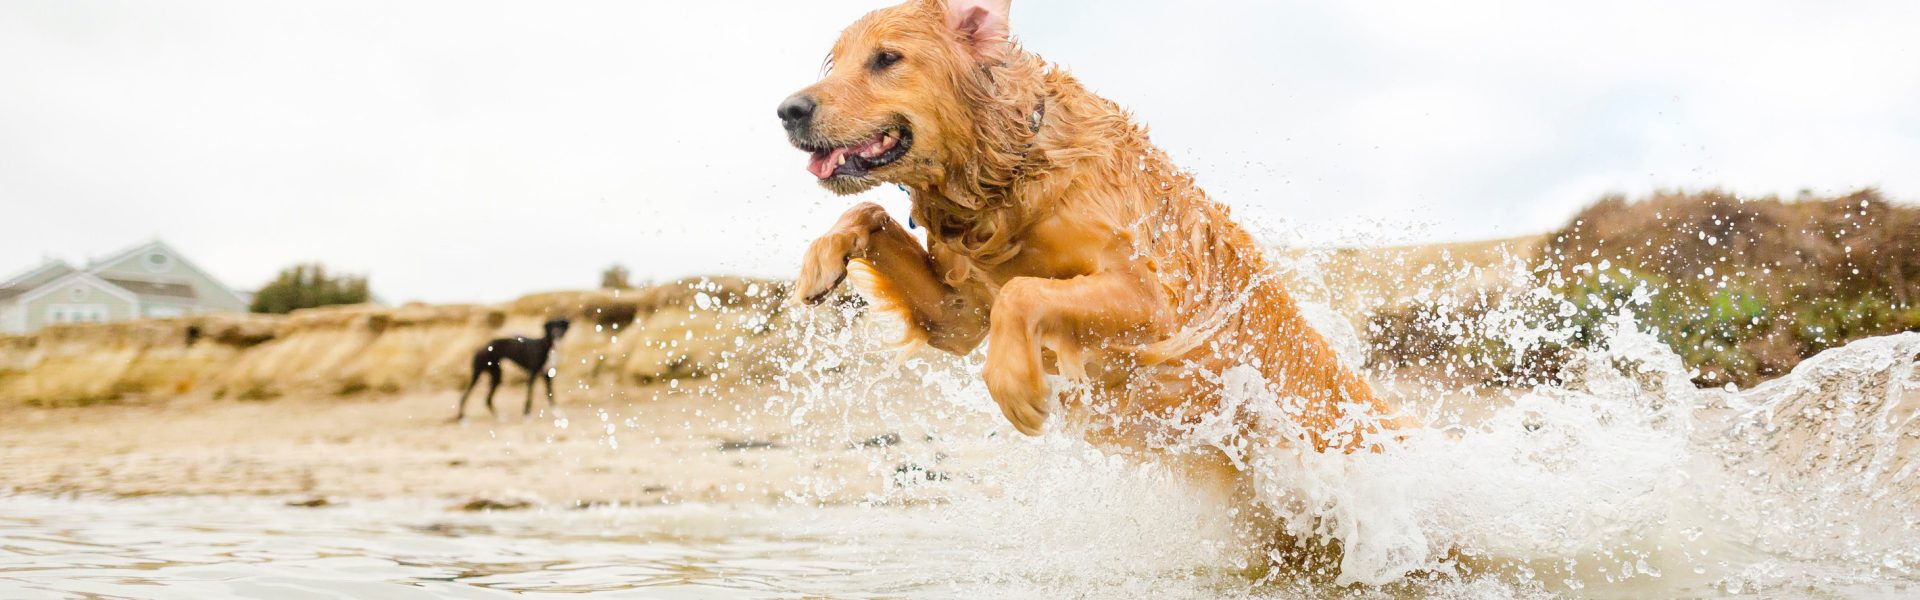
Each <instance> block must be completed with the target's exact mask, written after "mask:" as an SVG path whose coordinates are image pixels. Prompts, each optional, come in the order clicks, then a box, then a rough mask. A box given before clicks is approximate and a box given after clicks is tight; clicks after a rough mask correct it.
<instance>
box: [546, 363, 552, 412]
mask: <svg viewBox="0 0 1920 600" xmlns="http://www.w3.org/2000/svg"><path fill="white" fill-rule="evenodd" d="M550 372H551V371H549V373H550ZM544 379H546V380H547V410H553V376H552V375H548V376H546V377H545V378H544Z"/></svg>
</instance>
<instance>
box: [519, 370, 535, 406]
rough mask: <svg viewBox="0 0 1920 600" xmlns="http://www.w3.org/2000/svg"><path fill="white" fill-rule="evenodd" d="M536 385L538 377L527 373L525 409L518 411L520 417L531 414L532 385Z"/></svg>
mask: <svg viewBox="0 0 1920 600" xmlns="http://www.w3.org/2000/svg"><path fill="white" fill-rule="evenodd" d="M537 383H540V375H539V374H538V373H528V374H527V407H526V408H523V409H521V410H520V416H522V417H524V416H527V415H531V414H533V386H534V384H537Z"/></svg>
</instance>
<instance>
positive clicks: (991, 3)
mask: <svg viewBox="0 0 1920 600" xmlns="http://www.w3.org/2000/svg"><path fill="white" fill-rule="evenodd" d="M1012 4H1013V0H947V27H949V28H951V29H952V30H953V32H954V34H956V35H959V36H960V41H961V42H963V43H965V44H967V46H968V47H969V48H972V49H973V56H974V58H976V59H981V60H998V59H1000V58H1001V55H1002V53H1003V52H1004V51H1005V50H1006V48H1007V44H1008V35H1009V33H1008V30H1007V11H1008V10H1009V9H1011V8H1012V6H1011V5H1012Z"/></svg>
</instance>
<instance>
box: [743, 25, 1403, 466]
mask: <svg viewBox="0 0 1920 600" xmlns="http://www.w3.org/2000/svg"><path fill="white" fill-rule="evenodd" d="M1008 8H1009V7H1008V2H1007V1H1006V0H1000V1H997V2H996V1H994V0H909V1H908V2H906V3H905V4H901V5H899V6H895V7H892V8H887V9H883V10H879V11H876V12H874V13H872V14H869V15H867V16H866V17H864V18H862V19H860V20H859V21H857V22H855V23H854V24H853V25H852V26H851V27H848V28H847V30H846V31H845V32H844V33H842V34H841V36H840V39H839V41H838V42H837V43H836V44H835V45H834V47H833V50H832V54H831V55H830V57H829V63H828V68H827V73H826V75H825V76H824V77H823V78H822V80H821V81H820V82H819V83H817V84H814V85H813V86H810V87H808V88H806V89H804V90H801V91H800V92H799V93H797V94H794V95H793V96H792V97H790V98H788V99H787V100H786V101H785V102H783V103H782V104H781V105H780V108H779V113H780V118H781V120H782V121H783V122H784V124H785V126H786V130H787V134H788V136H789V138H790V139H791V141H792V142H793V144H794V145H795V146H798V147H799V148H801V149H802V150H805V151H807V152H809V153H811V156H810V160H809V164H808V170H809V171H810V172H812V173H813V175H814V176H815V177H816V178H818V179H819V181H820V183H821V185H823V186H825V187H826V188H827V189H829V190H832V191H834V192H836V193H840V194H853V193H858V192H861V191H864V190H867V189H869V188H872V187H874V186H875V185H879V184H881V183H894V184H899V185H901V186H904V187H905V188H906V189H908V190H909V191H910V192H911V193H912V198H913V209H912V210H913V214H912V217H913V220H914V221H916V222H918V223H919V224H921V225H923V226H925V228H926V231H927V241H926V244H925V245H924V246H923V245H921V243H920V242H919V241H918V240H916V239H915V238H914V237H913V235H912V234H910V233H909V232H908V230H907V228H905V227H902V226H901V224H900V223H898V222H896V221H895V220H893V219H892V218H890V217H889V216H888V215H887V213H886V211H885V210H883V209H881V208H880V207H879V206H877V205H874V204H871V203H866V204H861V205H859V206H855V207H854V208H853V209H852V210H850V211H848V212H847V213H846V214H845V215H843V216H841V217H840V220H839V222H837V223H835V224H834V226H833V228H832V230H831V231H829V232H828V233H827V234H826V235H825V236H823V237H821V238H820V239H819V240H817V241H815V242H814V243H813V245H812V246H811V247H810V248H808V250H807V255H806V258H805V262H804V264H803V267H802V268H801V272H800V278H799V280H798V282H797V284H796V285H797V291H798V293H799V294H800V295H801V297H802V298H804V299H806V300H808V301H818V300H819V299H820V298H822V297H824V296H825V295H826V294H827V293H828V292H829V291H831V290H832V289H833V288H834V287H835V286H837V285H839V283H840V282H841V281H842V280H845V279H850V280H851V282H852V283H853V284H855V286H856V287H858V288H860V290H861V291H862V292H863V293H864V294H865V295H866V296H867V297H868V298H869V299H870V300H871V301H872V303H873V305H874V306H875V307H877V308H878V309H879V310H880V311H882V312H887V313H891V314H894V315H896V316H898V317H900V318H901V319H902V320H904V321H905V322H906V323H907V332H908V337H909V338H910V340H909V341H911V342H914V343H920V344H926V345H931V346H933V347H934V348H938V349H941V350H944V351H947V352H952V353H954V354H962V355H964V354H967V353H969V352H972V351H973V349H974V348H975V347H977V346H979V345H980V344H981V342H983V341H984V342H985V343H986V345H987V355H986V363H985V368H984V371H983V373H982V375H983V377H984V378H985V380H986V384H987V389H988V390H989V392H990V393H991V394H992V396H993V399H994V401H995V402H996V403H998V404H999V406H1000V409H1001V410H1002V411H1003V412H1004V413H1005V414H1006V417H1007V420H1008V421H1010V422H1012V423H1013V426H1014V427H1015V428H1016V429H1019V430H1020V431H1021V432H1022V433H1026V434H1029V435H1034V434H1038V433H1040V432H1041V431H1042V428H1043V426H1044V425H1045V423H1046V422H1047V420H1048V417H1049V415H1050V414H1053V413H1055V412H1056V407H1055V402H1054V395H1055V394H1054V390H1052V389H1050V386H1049V382H1048V379H1047V377H1046V376H1047V375H1048V374H1058V375H1062V376H1065V377H1066V378H1069V379H1074V380H1080V381H1084V382H1086V384H1087V385H1084V386H1075V389H1077V390H1078V391H1076V392H1074V393H1071V394H1066V396H1068V398H1066V399H1065V400H1062V401H1061V402H1060V404H1059V406H1060V407H1061V408H1062V409H1063V410H1060V412H1062V413H1064V414H1065V416H1067V417H1068V420H1069V421H1071V422H1073V423H1075V424H1078V425H1080V426H1081V427H1082V428H1083V429H1084V432H1085V435H1086V436H1087V437H1088V438H1089V439H1090V440H1093V441H1095V442H1099V443H1103V444H1106V445H1109V446H1113V447H1126V448H1147V447H1155V446H1162V445H1165V444H1166V443H1167V442H1168V440H1169V439H1170V438H1171V437H1172V436H1178V435H1180V434H1181V433H1182V432H1190V431H1192V429H1193V428H1194V427H1196V426H1197V425H1198V424H1201V423H1206V422H1209V420H1211V422H1215V423H1217V422H1219V420H1220V419H1222V418H1228V419H1229V426H1230V427H1241V428H1243V429H1244V428H1247V427H1252V426H1254V425H1253V422H1254V421H1255V420H1256V419H1253V418H1252V417H1249V416H1246V415H1244V414H1243V415H1240V416H1231V415H1229V416H1228V417H1222V416H1221V415H1222V414H1225V412H1226V411H1223V410H1222V406H1221V403H1222V400H1223V397H1224V396H1225V395H1226V394H1225V392H1226V391H1227V390H1226V388H1227V387H1230V386H1239V387H1244V385H1245V384H1244V382H1243V380H1244V379H1245V378H1244V377H1243V378H1240V379H1239V380H1236V379H1234V378H1231V377H1225V376H1223V374H1225V373H1227V372H1228V371H1229V370H1233V369H1236V368H1239V369H1242V370H1244V369H1245V368H1252V369H1256V370H1257V371H1258V374H1259V375H1260V376H1261V377H1260V378H1259V379H1260V384H1259V385H1260V386H1262V387H1263V388H1264V391H1266V392H1268V393H1270V394H1271V395H1272V396H1274V397H1278V398H1282V399H1284V400H1283V401H1282V402H1281V404H1283V406H1282V410H1281V412H1282V413H1283V414H1284V415H1285V417H1286V419H1288V420H1289V422H1291V423H1292V424H1293V425H1295V427H1289V428H1282V429H1284V430H1283V431H1259V432H1243V435H1249V436H1251V435H1261V436H1268V437H1273V436H1279V437H1281V438H1283V439H1278V440H1275V441H1276V442H1277V443H1281V444H1287V443H1294V444H1306V445H1310V446H1311V447H1312V448H1313V449H1314V450H1320V451H1325V450H1330V449H1331V450H1337V451H1340V450H1343V451H1349V452H1351V451H1354V450H1356V449H1361V448H1364V447H1369V446H1370V445H1371V444H1370V442H1369V441H1368V439H1369V437H1370V436H1376V435H1377V434H1378V433H1379V432H1380V431H1381V430H1382V429H1383V428H1386V427H1390V426H1391V425H1390V424H1389V423H1390V422H1389V421H1385V420H1383V418H1384V417H1386V416H1387V415H1388V414H1389V413H1390V411H1389V409H1388V407H1387V406H1386V405H1385V404H1383V403H1382V402H1381V401H1380V400H1378V399H1376V398H1375V397H1374V395H1373V393H1372V392H1371V391H1370V390H1369V389H1368V387H1367V384H1366V382H1365V381H1363V380H1362V379H1361V378H1360V377H1358V376H1356V375H1355V374H1354V373H1353V372H1351V371H1349V370H1347V369H1346V368H1343V367H1342V366H1341V365H1340V363H1339V361H1338V359H1337V358H1336V357H1335V355H1334V353H1333V351H1332V350H1331V348H1330V347H1329V346H1328V345H1327V342H1326V341H1325V340H1324V339H1322V338H1321V337H1320V335H1319V334H1318V333H1316V332H1315V331H1314V330H1313V329H1311V328H1310V327H1309V326H1308V324H1307V322H1306V320H1305V319H1303V318H1302V317H1301V314H1300V312H1299V310H1298V307H1297V305H1296V304H1295V302H1294V300H1293V298H1292V297H1291V296H1289V295H1288V294H1287V291H1286V290H1285V289H1284V288H1283V286H1282V285H1281V283H1280V281H1279V280H1278V279H1277V278H1276V277H1275V274H1274V273H1273V271H1272V269H1271V268H1270V267H1269V266H1268V263H1267V260H1266V258H1265V257H1264V256H1263V255H1262V253H1261V249H1260V248H1259V247H1258V246H1257V245H1256V244H1255V243H1254V240H1253V239H1252V238H1251V237H1250V236H1248V235H1247V233H1246V231H1244V230H1242V229H1241V228H1240V227H1239V226H1238V225H1236V224H1235V223H1234V222H1233V220H1232V219H1230V218H1229V216H1228V214H1227V208H1226V207H1224V206H1221V205H1220V204H1216V203H1214V202H1213V201H1211V200H1209V199H1208V198H1207V196H1206V194H1205V193H1204V192H1202V191H1200V189H1199V188H1198V187H1196V186H1195V185H1194V182H1193V179H1192V178H1191V177H1190V176H1189V175H1187V174H1186V173H1183V172H1181V171H1180V170H1179V169H1178V168H1176V167H1174V166H1173V164H1172V163H1171V162H1170V161H1169V160H1168V158H1167V155H1166V154H1165V153H1163V152H1161V151H1160V150H1159V149H1158V148H1155V147H1154V146H1153V144H1152V143H1150V142H1149V141H1148V139H1147V132H1146V130H1145V128H1143V127H1140V126H1138V125H1135V124H1134V123H1132V122H1131V121H1130V120H1129V118H1128V115H1127V113H1126V112H1125V111H1122V110H1121V109H1120V107H1118V106H1116V105H1114V103H1113V102H1110V101H1108V100H1106V99H1104V98H1101V97H1099V96H1096V95H1094V94H1092V93H1091V92H1088V91H1087V90H1086V88H1084V87H1081V85H1080V83H1079V82H1077V81H1075V80H1074V78H1073V77H1072V76H1070V75H1068V74H1067V73H1066V72H1064V71H1062V70H1060V69H1059V68H1057V67H1054V66H1051V65H1049V64H1047V63H1046V62H1045V61H1043V60H1041V59H1040V58H1039V57H1038V56H1035V55H1033V54H1031V53H1028V52H1026V51H1025V50H1023V49H1021V47H1020V46H1019V44H1017V43H1015V42H1014V41H1013V40H1012V39H1011V38H1010V37H1009V34H1008V25H1007V23H1008V21H1007V17H1008ZM1236 381H1242V382H1241V383H1236ZM1242 391H1244V390H1242ZM1288 436H1291V439H1285V438H1287V437H1288Z"/></svg>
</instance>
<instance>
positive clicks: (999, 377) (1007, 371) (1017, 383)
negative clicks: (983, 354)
mask: <svg viewBox="0 0 1920 600" xmlns="http://www.w3.org/2000/svg"><path fill="white" fill-rule="evenodd" d="M990 354H991V353H990ZM993 358H994V357H992V356H989V357H988V360H987V368H986V370H985V371H984V372H983V373H981V375H982V376H983V377H984V378H985V379H986V380H987V393H988V394H990V395H992V396H993V401H994V402H995V403H997V404H999V405H1000V412H1001V413H1002V414H1005V415H1006V416H1007V422H1009V423H1012V424H1013V428H1014V429H1017V430H1019V431H1020V433H1024V434H1027V435H1040V432H1041V431H1044V428H1045V426H1046V423H1047V413H1049V412H1051V410H1050V408H1049V407H1048V401H1049V400H1050V399H1051V396H1052V390H1050V389H1048V388H1047V380H1046V378H1045V376H1044V375H1043V374H1042V373H1041V371H1040V369H1039V368H1038V366H1037V365H1033V364H1031V363H1030V362H1029V363H1028V364H1021V363H1022V361H1018V360H1002V361H995V360H993Z"/></svg>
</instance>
